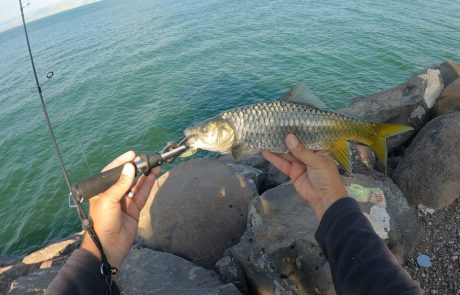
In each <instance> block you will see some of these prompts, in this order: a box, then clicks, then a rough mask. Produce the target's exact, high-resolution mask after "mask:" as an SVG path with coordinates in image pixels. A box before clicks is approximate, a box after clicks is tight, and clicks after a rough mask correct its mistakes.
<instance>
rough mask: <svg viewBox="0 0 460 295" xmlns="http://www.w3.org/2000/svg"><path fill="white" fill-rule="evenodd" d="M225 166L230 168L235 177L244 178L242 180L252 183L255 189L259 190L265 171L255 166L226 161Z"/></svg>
mask: <svg viewBox="0 0 460 295" xmlns="http://www.w3.org/2000/svg"><path fill="white" fill-rule="evenodd" d="M226 166H227V167H228V168H229V169H230V171H232V172H233V173H234V174H235V176H236V177H237V178H240V177H243V178H245V179H244V180H243V181H244V182H247V183H249V184H253V185H254V188H255V190H256V191H257V192H259V191H260V188H261V186H262V183H263V182H264V180H265V177H266V174H265V172H263V171H261V170H259V169H257V168H254V167H251V166H247V165H242V164H234V163H228V164H227V165H226Z"/></svg>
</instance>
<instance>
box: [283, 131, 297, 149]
mask: <svg viewBox="0 0 460 295" xmlns="http://www.w3.org/2000/svg"><path fill="white" fill-rule="evenodd" d="M298 144H299V141H298V140H297V137H295V136H294V134H288V136H286V145H287V147H288V148H289V149H290V150H292V149H295V147H296V146H297V145H298Z"/></svg>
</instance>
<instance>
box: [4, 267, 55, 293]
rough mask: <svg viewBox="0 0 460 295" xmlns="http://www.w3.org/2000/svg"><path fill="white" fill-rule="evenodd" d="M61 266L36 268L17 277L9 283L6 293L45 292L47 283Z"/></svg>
mask: <svg viewBox="0 0 460 295" xmlns="http://www.w3.org/2000/svg"><path fill="white" fill-rule="evenodd" d="M60 269H61V266H54V267H52V268H49V269H40V270H36V271H34V272H32V273H30V274H28V275H27V276H23V277H19V278H17V279H16V280H14V281H13V282H12V283H11V288H10V290H9V292H8V293H7V294H8V295H23V294H45V292H46V289H47V288H48V285H49V284H50V283H51V281H52V280H53V279H54V277H55V276H56V275H57V274H58V272H59V270H60Z"/></svg>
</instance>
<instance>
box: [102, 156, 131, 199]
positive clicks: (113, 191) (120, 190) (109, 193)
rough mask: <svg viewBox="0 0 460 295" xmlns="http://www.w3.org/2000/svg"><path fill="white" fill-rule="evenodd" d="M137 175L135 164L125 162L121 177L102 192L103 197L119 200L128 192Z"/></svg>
mask: <svg viewBox="0 0 460 295" xmlns="http://www.w3.org/2000/svg"><path fill="white" fill-rule="evenodd" d="M134 177H135V171H134V165H133V164H131V163H128V164H125V165H124V167H123V170H122V171H121V175H120V178H119V179H118V181H117V182H116V183H115V184H114V185H112V186H111V187H110V188H109V189H108V190H106V191H105V192H103V193H102V195H103V198H108V199H111V200H113V201H115V202H119V201H120V199H121V198H122V197H123V196H124V195H125V194H126V193H127V192H128V190H129V189H130V188H131V185H132V184H133V180H134Z"/></svg>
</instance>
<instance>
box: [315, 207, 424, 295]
mask: <svg viewBox="0 0 460 295" xmlns="http://www.w3.org/2000/svg"><path fill="white" fill-rule="evenodd" d="M315 238H316V240H317V241H318V244H319V245H320V247H321V249H322V250H323V253H324V255H325V257H326V259H327V260H328V261H329V265H330V267H331V272H332V278H333V280H334V285H335V288H336V289H337V290H338V292H337V293H338V294H341V293H342V294H422V290H421V289H420V287H419V286H418V284H416V283H415V282H414V281H413V280H412V278H411V277H410V275H409V274H408V273H407V272H406V270H405V269H404V268H402V267H401V266H400V265H399V264H398V262H397V260H396V258H395V257H394V256H393V254H392V253H391V251H390V250H389V249H388V248H387V246H386V245H385V244H384V243H383V241H382V240H381V239H380V237H379V236H378V235H377V234H376V233H375V232H374V230H373V228H372V225H371V224H370V223H369V221H368V219H367V218H366V216H364V214H363V213H362V212H361V209H360V208H359V206H358V203H357V202H356V201H355V200H354V199H352V198H343V199H340V200H338V201H337V202H335V203H334V204H333V205H332V206H331V207H330V208H329V209H327V211H326V212H325V214H324V216H323V218H322V219H321V222H320V225H319V227H318V230H317V231H316V234H315Z"/></svg>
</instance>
